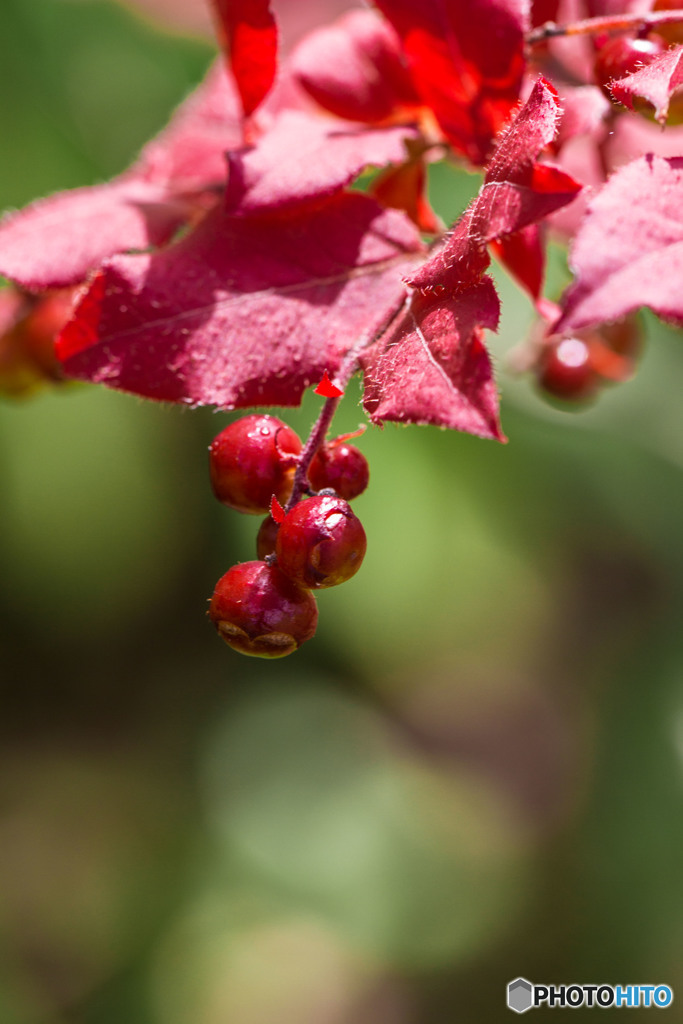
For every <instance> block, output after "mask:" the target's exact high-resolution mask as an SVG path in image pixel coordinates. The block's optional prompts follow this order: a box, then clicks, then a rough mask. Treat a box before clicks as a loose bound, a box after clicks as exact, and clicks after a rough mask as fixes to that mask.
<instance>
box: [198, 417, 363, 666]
mask: <svg viewBox="0 0 683 1024" xmlns="http://www.w3.org/2000/svg"><path fill="white" fill-rule="evenodd" d="M303 457H304V454H303V446H302V443H301V440H300V438H299V437H298V435H297V434H296V433H295V432H294V431H293V430H292V429H291V427H288V426H287V424H285V423H283V422H282V420H279V419H277V418H276V417H275V416H267V415H259V414H253V415H251V416H244V417H243V418H242V419H240V420H237V421H235V422H234V423H231V424H230V426H228V427H226V428H225V430H222V431H221V433H220V434H218V436H217V437H216V438H214V440H213V442H212V443H211V446H210V447H209V468H210V473H211V484H212V487H213V491H214V494H215V495H216V497H217V498H218V500H219V501H221V502H222V503H223V504H224V505H227V506H228V507H229V508H234V509H236V510H237V511H238V512H247V513H252V514H255V515H263V514H264V513H266V512H268V510H269V509H270V514H269V515H267V516H266V518H265V519H264V520H263V523H262V524H261V528H260V530H259V532H258V537H257V554H258V559H257V560H255V561H252V562H241V563H239V564H238V565H234V566H233V567H232V569H230V570H229V571H228V572H227V573H226V574H225V575H224V576H222V577H221V579H220V580H219V581H218V583H217V584H216V589H215V590H214V592H213V596H212V598H211V604H210V607H209V618H210V619H211V621H212V622H213V623H214V625H215V626H216V629H217V630H218V632H219V634H220V636H221V637H222V638H223V640H225V642H226V643H227V644H229V645H230V647H232V648H233V649H234V650H236V651H240V652H241V653H242V654H251V655H255V656H256V657H261V658H281V657H283V656H284V655H286V654H291V653H292V652H293V651H295V650H296V649H297V648H298V647H300V646H301V644H302V643H304V642H305V641H306V640H310V638H311V637H312V636H313V634H314V633H315V629H316V625H317V622H318V607H317V604H316V600H315V597H314V596H313V593H312V591H314V590H318V589H321V588H322V587H332V586H335V585H336V584H337V583H343V582H344V581H345V580H348V579H350V578H351V577H352V576H353V575H355V573H356V572H357V571H358V569H359V568H360V565H361V562H362V561H363V557H364V555H365V548H366V539H365V531H364V530H363V526H362V524H361V522H360V520H359V519H358V517H357V516H356V515H355V513H354V512H353V511H352V509H351V506H350V505H349V501H350V500H352V499H353V498H355V497H357V496H358V495H359V494H361V493H362V492H363V491H364V490H365V488H366V487H367V483H368V477H369V471H368V463H367V460H366V458H365V456H364V455H363V454H362V452H360V451H359V450H358V448H356V447H355V446H354V445H351V444H348V436H347V435H345V436H342V437H338V438H335V439H333V440H331V441H328V442H326V443H324V444H322V445H320V447H319V448H318V450H317V451H316V452H315V453H314V454H313V458H312V459H311V461H310V464H309V465H308V466H307V467H306V474H305V476H306V479H305V482H304V486H303V489H301V488H299V487H297V490H300V489H301V490H302V495H301V497H300V496H299V494H297V493H295V492H294V484H295V478H297V479H300V478H301V471H300V472H299V474H298V477H297V468H299V469H301V463H302V458H303ZM283 505H285V506H286V508H283V507H282V506H283Z"/></svg>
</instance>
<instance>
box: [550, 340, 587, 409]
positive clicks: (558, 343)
mask: <svg viewBox="0 0 683 1024" xmlns="http://www.w3.org/2000/svg"><path fill="white" fill-rule="evenodd" d="M537 373H538V383H539V385H540V387H541V388H542V389H543V390H544V391H545V392H547V393H548V394H549V395H552V396H553V397H555V398H561V399H564V400H565V401H571V402H576V401H584V400H585V399H588V398H592V397H593V395H595V393H596V392H597V390H598V388H599V385H600V377H599V375H598V374H597V373H596V372H595V370H594V368H593V364H592V360H591V349H590V346H589V344H588V343H587V342H586V341H584V340H583V339H582V338H574V337H570V338H563V337H561V336H558V337H557V338H551V339H549V340H548V342H547V343H546V345H545V346H544V347H543V349H542V351H541V355H540V358H539V363H538V367H537Z"/></svg>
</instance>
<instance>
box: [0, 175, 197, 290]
mask: <svg viewBox="0 0 683 1024" xmlns="http://www.w3.org/2000/svg"><path fill="white" fill-rule="evenodd" d="M165 199H166V193H165V192H164V191H162V190H161V189H159V188H158V187H157V186H155V185H146V184H144V183H140V182H138V181H121V182H116V183H111V184H109V185H95V186H93V187H91V188H77V189H73V190H72V191H70V192H60V193H58V194H57V195H54V196H50V197H49V198H47V199H40V200H38V202H36V203H33V204H32V205H31V206H28V207H26V209H25V210H22V211H21V212H19V213H16V214H11V215H10V216H8V217H6V218H5V219H4V220H3V222H2V223H0V273H2V274H4V275H5V277H8V278H10V279H11V280H13V281H16V282H18V283H19V284H21V285H22V286H23V287H24V288H28V289H29V290H35V291H40V290H42V289H45V288H62V287H65V286H67V285H71V284H76V283H78V282H79V281H82V280H83V278H84V277H86V275H87V274H88V272H89V270H90V269H91V268H92V267H94V266H97V264H98V263H100V262H101V261H102V260H103V259H105V257H107V256H109V255H111V254H112V253H115V252H120V251H121V249H146V248H147V247H148V246H150V245H161V244H162V243H163V242H166V241H167V240H168V239H169V238H170V237H171V236H172V235H173V233H174V231H175V230H176V229H177V228H178V227H179V226H180V225H181V224H182V223H183V222H184V221H185V220H186V219H187V216H188V208H187V206H186V205H184V204H182V203H181V202H173V201H165Z"/></svg>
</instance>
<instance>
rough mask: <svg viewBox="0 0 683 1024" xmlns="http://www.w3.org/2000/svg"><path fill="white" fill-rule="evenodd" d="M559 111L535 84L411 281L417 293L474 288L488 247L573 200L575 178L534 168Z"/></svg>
mask: <svg viewBox="0 0 683 1024" xmlns="http://www.w3.org/2000/svg"><path fill="white" fill-rule="evenodd" d="M558 111H559V106H558V101H557V96H556V94H555V92H554V90H553V89H551V87H550V86H548V84H547V83H546V82H544V80H543V79H539V80H538V82H537V83H536V85H535V86H534V88H533V90H532V92H531V95H530V96H529V99H528V100H527V102H526V104H525V105H524V107H522V109H521V111H520V112H519V114H518V115H517V117H516V118H515V120H514V121H513V122H512V124H511V125H510V127H509V128H508V129H507V131H506V132H505V134H504V135H503V136H502V138H501V140H500V143H499V144H498V147H497V149H496V151H495V154H494V156H493V159H492V161H491V163H490V165H489V167H488V169H487V171H486V175H485V177H484V184H483V186H482V189H481V191H480V193H479V195H478V196H477V198H476V199H475V200H474V202H473V203H472V204H471V206H470V207H469V209H468V210H467V211H466V213H465V214H464V216H463V217H462V218H461V220H460V221H459V222H458V224H456V226H455V228H454V230H453V232H452V234H451V235H450V236H449V238H448V239H447V241H446V243H445V245H444V246H443V247H442V248H441V249H440V250H439V252H437V253H436V254H435V255H434V256H433V257H432V259H431V260H429V262H428V263H426V264H425V265H424V266H423V267H421V268H420V270H419V271H417V273H415V274H413V276H412V277H411V279H410V283H411V284H412V285H413V286H414V287H415V288H418V289H420V290H421V291H423V292H427V291H430V290H432V289H437V290H441V291H442V292H443V290H444V289H445V290H446V292H450V291H454V290H457V289H459V288H462V287H465V286H468V285H470V284H472V283H474V282H476V281H477V280H479V279H480V278H481V275H482V274H483V273H484V271H485V270H486V268H487V266H488V264H489V256H488V252H487V251H486V244H487V243H488V242H491V241H493V240H494V239H499V238H503V237H504V236H505V235H511V234H514V233H515V232H517V231H520V230H521V229H522V228H524V227H526V226H527V225H528V224H533V223H536V222H537V221H539V220H541V219H542V218H543V217H545V216H547V215H548V214H549V213H552V212H553V211H554V210H558V209H560V208H561V207H562V206H565V205H566V204H567V203H569V202H571V200H572V199H573V198H574V197H575V196H576V194H577V193H578V192H579V190H580V187H581V186H580V185H578V184H577V183H576V182H575V181H574V179H573V178H571V177H570V176H569V175H568V174H565V172H564V171H561V170H559V169H558V168H556V167H552V166H550V165H548V164H540V163H537V162H536V158H537V157H538V154H539V152H540V151H541V150H542V149H543V148H544V147H545V146H547V145H548V143H549V142H550V141H551V139H552V138H553V135H554V133H555V129H556V126H557V119H558Z"/></svg>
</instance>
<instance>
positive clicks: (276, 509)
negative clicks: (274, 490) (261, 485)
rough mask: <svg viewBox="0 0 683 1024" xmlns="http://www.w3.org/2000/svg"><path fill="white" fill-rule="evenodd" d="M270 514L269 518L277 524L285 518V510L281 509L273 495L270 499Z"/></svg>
mask: <svg viewBox="0 0 683 1024" xmlns="http://www.w3.org/2000/svg"><path fill="white" fill-rule="evenodd" d="M270 515H271V518H272V519H273V520H274V521H275V522H276V523H278V524H280V523H281V522H282V520H283V519H284V518H285V510H284V509H283V507H282V505H281V504H280V502H279V501H278V500H277V498H276V497H275V495H273V497H272V498H271V499H270Z"/></svg>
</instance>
